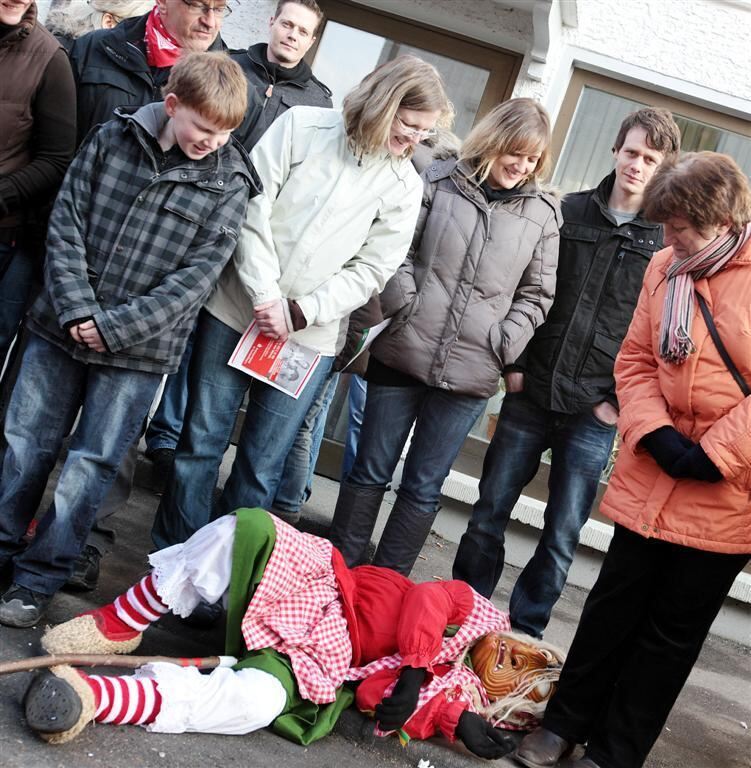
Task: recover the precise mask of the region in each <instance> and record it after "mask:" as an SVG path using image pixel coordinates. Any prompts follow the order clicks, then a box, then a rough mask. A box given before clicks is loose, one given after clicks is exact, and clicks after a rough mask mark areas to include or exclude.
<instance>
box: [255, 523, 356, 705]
mask: <svg viewBox="0 0 751 768" xmlns="http://www.w3.org/2000/svg"><path fill="white" fill-rule="evenodd" d="M271 519H272V520H273V521H274V526H275V527H276V544H275V545H274V551H273V552H272V554H271V557H270V558H269V561H268V563H267V565H266V570H265V572H264V575H263V578H262V579H261V583H260V584H259V585H258V588H257V589H256V591H255V594H254V595H253V598H252V600H251V601H250V604H249V605H248V609H247V611H246V612H245V616H244V617H243V620H242V625H241V628H242V634H243V637H244V638H245V644H246V646H247V647H248V650H259V649H261V648H274V649H275V650H277V651H279V652H280V653H283V654H285V655H286V656H288V657H289V659H290V661H291V663H292V669H293V670H294V673H295V679H296V680H297V685H298V688H299V691H300V696H302V698H304V699H308V700H309V701H312V702H314V703H316V704H326V703H328V702H331V701H334V699H335V698H336V690H337V688H338V687H339V686H340V685H341V684H342V683H343V682H344V680H345V679H346V677H347V670H348V669H349V666H350V664H351V663H352V643H351V641H350V637H349V631H348V629H347V621H346V619H345V618H344V613H343V610H342V603H341V598H340V595H339V590H338V589H337V584H336V578H335V576H334V569H333V566H332V565H331V550H332V545H331V543H330V542H328V541H326V540H325V539H321V538H318V537H317V536H311V535H309V534H306V533H301V532H300V531H297V530H295V529H294V528H292V527H291V526H290V525H287V524H286V523H285V522H283V521H282V520H279V519H278V518H276V517H274V516H273V515H272V516H271Z"/></svg>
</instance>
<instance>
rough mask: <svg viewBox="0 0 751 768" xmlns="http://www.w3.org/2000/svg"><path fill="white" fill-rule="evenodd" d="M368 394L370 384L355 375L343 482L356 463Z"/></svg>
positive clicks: (352, 380) (352, 379) (352, 385)
mask: <svg viewBox="0 0 751 768" xmlns="http://www.w3.org/2000/svg"><path fill="white" fill-rule="evenodd" d="M367 394H368V382H367V381H365V379H363V377H362V376H358V375H357V374H356V373H353V374H352V376H351V377H350V380H349V418H348V420H347V437H346V438H345V440H344V458H343V459H342V480H344V479H345V478H346V477H347V475H348V474H349V473H350V471H351V469H352V465H353V464H354V463H355V456H357V444H358V443H359V442H360V429H361V428H362V420H363V418H364V416H365V398H366V397H367Z"/></svg>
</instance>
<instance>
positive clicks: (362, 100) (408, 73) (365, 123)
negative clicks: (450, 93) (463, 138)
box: [343, 55, 454, 157]
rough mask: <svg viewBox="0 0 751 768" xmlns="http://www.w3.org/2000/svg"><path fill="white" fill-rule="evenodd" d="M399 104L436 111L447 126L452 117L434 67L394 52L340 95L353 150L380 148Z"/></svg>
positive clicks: (358, 152)
mask: <svg viewBox="0 0 751 768" xmlns="http://www.w3.org/2000/svg"><path fill="white" fill-rule="evenodd" d="M400 107H403V108H404V109H413V110H416V111H418V112H440V116H439V118H438V123H439V125H441V126H443V127H447V128H448V127H450V126H451V123H452V121H453V119H454V110H453V107H452V106H451V102H450V101H449V100H448V97H447V96H446V91H445V90H444V87H443V80H442V79H441V76H440V75H439V74H438V70H437V69H436V68H435V67H434V66H433V65H432V64H428V63H427V62H425V61H423V60H422V59H418V58H417V56H410V55H405V56H398V57H397V58H395V59H392V60H391V61H387V62H386V63H385V64H381V66H380V67H378V68H377V69H374V70H373V71H372V72H371V73H370V74H369V75H368V76H367V77H365V78H364V79H363V81H362V82H361V83H360V84H359V85H358V86H356V87H355V88H354V89H352V90H351V91H350V92H349V93H348V94H347V96H346V97H345V98H344V105H343V115H344V126H345V129H346V131H347V136H348V137H349V142H350V146H351V147H352V149H353V151H354V152H355V153H356V154H358V155H362V154H368V153H375V152H378V151H380V150H382V149H383V148H384V146H385V144H386V142H387V141H388V137H389V131H390V130H391V126H392V123H393V122H394V116H395V115H396V110H397V109H399V108H400ZM411 149H412V148H411V147H410V151H409V152H405V154H404V155H403V156H404V157H408V156H409V155H410V154H411Z"/></svg>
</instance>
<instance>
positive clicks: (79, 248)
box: [28, 104, 260, 374]
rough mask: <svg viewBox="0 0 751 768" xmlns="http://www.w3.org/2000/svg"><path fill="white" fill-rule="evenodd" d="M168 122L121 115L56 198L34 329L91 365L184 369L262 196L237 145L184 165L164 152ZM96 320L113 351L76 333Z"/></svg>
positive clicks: (91, 143)
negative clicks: (202, 317) (200, 321)
mask: <svg viewBox="0 0 751 768" xmlns="http://www.w3.org/2000/svg"><path fill="white" fill-rule="evenodd" d="M166 119H167V116H166V113H165V111H164V106H163V104H149V105H147V106H145V107H142V108H140V109H139V110H137V111H136V112H134V113H133V114H126V113H125V111H124V110H123V111H121V112H118V113H117V117H116V118H115V120H112V121H110V122H108V123H106V124H105V125H104V126H102V127H101V128H100V129H98V130H97V131H96V132H94V133H93V134H92V135H91V136H90V137H89V139H88V140H87V141H86V142H85V143H84V145H83V146H82V147H81V149H80V151H79V153H78V155H77V156H76V158H75V159H74V160H73V163H72V164H71V166H70V168H69V170H68V173H67V175H66V177H65V180H64V182H63V186H62V188H61V190H60V194H59V195H58V198H57V200H56V202H55V207H54V209H53V212H52V217H51V219H50V226H49V230H48V235H47V260H46V264H45V281H44V282H45V284H44V289H43V290H42V293H41V295H40V296H39V298H38V299H37V301H36V302H35V303H34V304H33V306H32V308H31V310H30V312H29V320H28V325H29V328H30V329H31V330H32V331H33V332H35V333H37V334H39V335H40V336H42V337H43V338H45V339H47V341H50V342H51V343H53V344H56V345H57V346H59V347H61V348H63V349H64V350H66V351H67V352H68V353H69V354H70V355H71V356H72V357H73V358H74V359H76V360H79V361H81V362H84V363H93V364H100V365H111V366H115V367H120V368H127V369H129V370H137V371H145V372H149V373H159V374H161V373H172V372H174V371H176V370H177V367H178V364H179V362H180V358H181V357H182V354H183V351H184V349H185V345H186V342H187V339H188V336H189V334H190V332H191V330H192V328H193V323H194V320H195V316H196V314H197V312H198V310H199V309H200V307H201V306H202V305H203V303H204V302H205V300H206V299H207V297H208V295H209V293H210V291H211V289H212V288H213V286H214V284H215V283H216V281H217V279H218V278H219V274H220V273H221V271H222V268H223V267H224V265H225V264H226V262H227V260H228V259H229V257H230V255H231V254H232V251H233V250H234V248H235V244H236V243H237V238H238V232H239V228H240V226H241V225H242V222H243V219H244V217H245V209H246V207H247V204H248V200H249V199H250V197H251V196H252V195H253V194H257V193H258V191H259V190H260V182H259V181H258V177H257V175H256V174H255V171H254V170H253V167H252V165H251V164H250V161H249V159H248V157H247V155H246V154H245V152H244V150H243V149H242V147H240V146H239V144H236V143H235V142H234V141H230V142H229V143H228V144H226V145H225V146H224V147H221V148H220V149H219V150H217V151H216V152H213V153H211V154H210V155H207V156H206V157H205V158H203V159H201V160H197V161H193V160H189V159H188V158H187V157H185V156H184V155H181V154H180V155H178V160H177V161H174V157H175V155H174V154H173V153H175V152H177V151H178V150H177V149H176V148H175V149H173V150H170V152H169V153H167V155H165V153H163V152H162V150H161V148H160V147H159V144H158V141H157V136H158V135H159V131H160V129H161V128H162V126H163V125H164V123H165V121H166ZM170 157H171V158H172V159H173V161H172V162H170ZM86 318H93V320H94V322H95V323H96V326H97V328H98V330H99V333H100V334H101V336H102V338H103V340H104V343H105V345H106V346H107V350H108V351H107V352H105V353H102V354H99V353H97V352H94V351H92V350H90V349H89V348H88V347H86V346H84V345H80V344H76V343H75V342H74V341H73V339H72V338H71V337H70V334H69V332H68V330H67V328H68V327H69V326H70V325H72V324H74V323H76V322H80V321H82V320H84V319H86Z"/></svg>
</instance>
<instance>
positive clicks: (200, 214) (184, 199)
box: [162, 183, 218, 227]
mask: <svg viewBox="0 0 751 768" xmlns="http://www.w3.org/2000/svg"><path fill="white" fill-rule="evenodd" d="M199 190H200V191H201V192H203V193H204V194H202V195H199V194H196V192H197V191H199ZM217 194H218V193H217V192H214V191H213V190H211V189H209V188H206V187H197V186H196V185H195V184H192V183H188V184H175V185H174V188H173V189H172V191H171V192H169V193H168V194H167V196H166V199H165V201H164V204H163V206H162V207H163V208H164V209H165V210H167V211H169V212H170V213H174V214H175V215H177V216H180V218H182V219H185V220H186V221H189V222H192V223H193V224H196V225H198V226H199V227H203V226H205V225H206V223H207V221H208V220H209V216H211V214H212V213H213V211H214V208H215V207H216V204H217Z"/></svg>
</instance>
